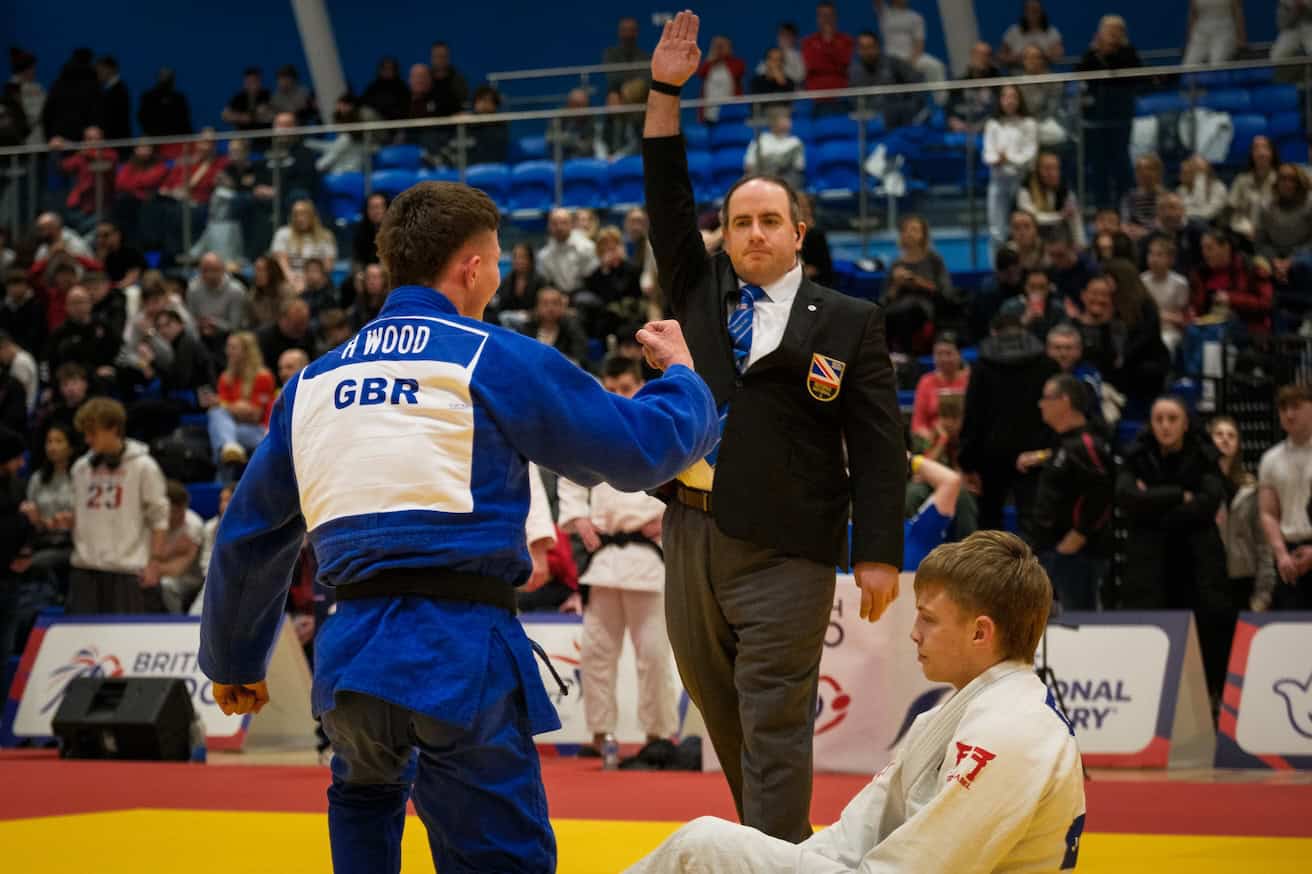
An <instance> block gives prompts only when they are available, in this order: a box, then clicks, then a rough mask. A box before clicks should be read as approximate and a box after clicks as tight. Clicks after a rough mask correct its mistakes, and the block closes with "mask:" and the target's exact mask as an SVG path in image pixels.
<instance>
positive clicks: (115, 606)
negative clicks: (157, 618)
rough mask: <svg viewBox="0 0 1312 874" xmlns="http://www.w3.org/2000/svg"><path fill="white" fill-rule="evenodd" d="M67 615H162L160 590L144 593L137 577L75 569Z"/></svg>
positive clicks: (70, 587)
mask: <svg viewBox="0 0 1312 874" xmlns="http://www.w3.org/2000/svg"><path fill="white" fill-rule="evenodd" d="M64 612H65V613H68V614H70V615H94V614H98V613H100V614H103V613H163V612H165V609H164V599H163V597H162V595H161V593H160V589H159V586H154V587H153V588H149V589H144V588H142V586H141V580H140V579H138V578H137V575H136V574H115V573H110V572H109V571H89V570H83V569H82V568H76V567H75V568H73V569H72V571H70V572H69V577H68V603H67V604H66V605H65V609H64Z"/></svg>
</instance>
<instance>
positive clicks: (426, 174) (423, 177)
mask: <svg viewBox="0 0 1312 874" xmlns="http://www.w3.org/2000/svg"><path fill="white" fill-rule="evenodd" d="M415 181H416V182H459V181H460V171H459V170H452V169H451V168H449V167H427V168H425V169H423V170H420V171H419V172H418V173H416V174H415Z"/></svg>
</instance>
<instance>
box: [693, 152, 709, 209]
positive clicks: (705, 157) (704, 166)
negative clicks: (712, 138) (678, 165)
mask: <svg viewBox="0 0 1312 874" xmlns="http://www.w3.org/2000/svg"><path fill="white" fill-rule="evenodd" d="M688 175H689V176H691V177H692V193H693V197H695V198H696V200H697V202H698V203H709V202H711V201H712V200H714V199H715V193H714V192H713V191H712V189H711V155H710V153H709V152H705V151H694V150H692V149H689V150H688Z"/></svg>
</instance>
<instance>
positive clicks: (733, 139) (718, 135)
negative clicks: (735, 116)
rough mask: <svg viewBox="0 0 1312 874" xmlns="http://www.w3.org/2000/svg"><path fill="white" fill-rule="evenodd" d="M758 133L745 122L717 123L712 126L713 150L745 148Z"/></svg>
mask: <svg viewBox="0 0 1312 874" xmlns="http://www.w3.org/2000/svg"><path fill="white" fill-rule="evenodd" d="M755 138H756V133H755V131H753V130H752V129H751V128H750V127H748V126H747V125H745V124H731V123H726V124H717V125H715V126H714V127H712V128H711V150H712V151H716V152H718V151H719V150H720V149H739V150H742V149H745V148H747V144H748V143H750V142H751V141H752V140H754V139H755Z"/></svg>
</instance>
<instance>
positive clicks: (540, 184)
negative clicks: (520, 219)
mask: <svg viewBox="0 0 1312 874" xmlns="http://www.w3.org/2000/svg"><path fill="white" fill-rule="evenodd" d="M555 204H556V165H555V164H553V163H552V162H551V161H525V162H523V163H522V164H516V165H515V166H514V167H513V168H511V171H510V211H511V212H512V213H515V214H517V215H520V216H523V215H526V214H534V215H536V214H541V213H545V212H547V211H548V210H550V209H551V208H552V207H553V206H555Z"/></svg>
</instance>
